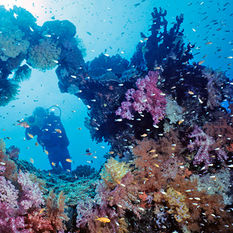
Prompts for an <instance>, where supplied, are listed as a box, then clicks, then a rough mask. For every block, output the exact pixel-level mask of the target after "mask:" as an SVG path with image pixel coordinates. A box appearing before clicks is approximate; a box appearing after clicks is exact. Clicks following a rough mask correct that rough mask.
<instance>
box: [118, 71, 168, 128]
mask: <svg viewBox="0 0 233 233" xmlns="http://www.w3.org/2000/svg"><path fill="white" fill-rule="evenodd" d="M158 76H159V74H158V73H157V72H153V71H150V72H149V73H148V75H147V76H146V77H145V78H142V79H140V78H139V79H138V80H137V82H136V86H137V88H138V90H135V89H129V90H128V91H127V92H126V94H125V98H126V101H123V102H122V103H121V107H119V108H118V109H117V111H116V115H119V116H121V117H122V118H126V119H128V120H133V119H134V113H135V112H138V113H139V114H143V112H144V111H146V112H149V113H150V114H151V117H152V118H153V121H154V124H155V125H156V124H157V123H158V122H159V121H160V120H161V119H163V117H164V115H165V106H166V99H165V97H164V96H163V93H162V92H161V91H160V90H159V89H158V88H157V87H156V84H157V81H158Z"/></svg>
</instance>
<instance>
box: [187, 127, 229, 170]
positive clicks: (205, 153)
mask: <svg viewBox="0 0 233 233" xmlns="http://www.w3.org/2000/svg"><path fill="white" fill-rule="evenodd" d="M189 137H190V138H191V139H193V141H191V142H190V143H189V145H188V148H189V149H190V150H191V151H194V150H195V149H198V151H197V153H196V155H195V157H194V161H193V164H194V165H197V164H201V163H204V165H205V168H208V165H209V164H211V163H212V161H213V160H214V159H213V155H211V154H210V153H211V151H213V150H215V151H217V153H216V155H217V158H218V159H219V160H220V161H224V160H226V159H227V154H226V152H225V151H224V150H222V149H220V148H213V147H212V145H213V144H214V143H215V141H214V139H213V138H212V137H210V136H208V135H207V134H206V133H204V132H203V131H202V130H201V129H200V128H198V127H197V126H196V127H195V128H194V130H193V132H192V133H191V134H190V135H189Z"/></svg>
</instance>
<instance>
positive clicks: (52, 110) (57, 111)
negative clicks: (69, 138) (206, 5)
mask: <svg viewBox="0 0 233 233" xmlns="http://www.w3.org/2000/svg"><path fill="white" fill-rule="evenodd" d="M46 110H47V112H48V115H53V116H57V117H59V118H60V119H61V108H60V107H58V106H57V105H52V106H50V107H49V108H47V109H46Z"/></svg>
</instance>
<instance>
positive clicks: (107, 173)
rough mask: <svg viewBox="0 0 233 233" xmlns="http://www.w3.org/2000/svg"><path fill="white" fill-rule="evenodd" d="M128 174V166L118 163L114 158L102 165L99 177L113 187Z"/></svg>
mask: <svg viewBox="0 0 233 233" xmlns="http://www.w3.org/2000/svg"><path fill="white" fill-rule="evenodd" d="M127 172H129V165H128V164H126V163H125V162H118V161H117V160H116V159H114V158H110V159H108V161H107V163H105V164H104V168H103V169H102V171H101V173H100V175H101V178H102V180H104V182H105V183H106V184H107V185H108V186H110V187H114V186H116V185H117V184H120V183H121V179H122V178H123V177H124V176H125V175H126V173H127Z"/></svg>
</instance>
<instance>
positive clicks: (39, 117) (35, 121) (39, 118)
mask: <svg viewBox="0 0 233 233" xmlns="http://www.w3.org/2000/svg"><path fill="white" fill-rule="evenodd" d="M47 115H48V112H47V110H46V109H45V108H42V107H37V108H35V110H34V111H33V114H32V116H30V117H28V119H27V122H28V124H29V125H31V126H32V125H34V126H38V127H39V128H41V127H42V126H43V125H44V121H45V119H46V117H47Z"/></svg>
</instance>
